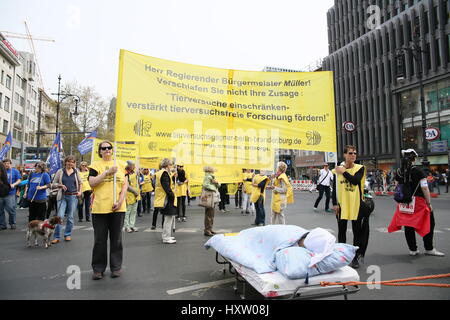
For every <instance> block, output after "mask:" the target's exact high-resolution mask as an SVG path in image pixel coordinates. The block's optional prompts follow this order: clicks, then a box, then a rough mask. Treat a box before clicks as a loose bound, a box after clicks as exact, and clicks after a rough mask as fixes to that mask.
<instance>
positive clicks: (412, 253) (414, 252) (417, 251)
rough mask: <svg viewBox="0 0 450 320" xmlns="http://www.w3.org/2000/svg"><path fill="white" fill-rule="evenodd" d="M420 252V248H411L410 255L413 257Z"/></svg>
mask: <svg viewBox="0 0 450 320" xmlns="http://www.w3.org/2000/svg"><path fill="white" fill-rule="evenodd" d="M418 254H420V251H419V250H416V251H411V250H410V251H409V255H410V256H413V257H414V256H417V255H418Z"/></svg>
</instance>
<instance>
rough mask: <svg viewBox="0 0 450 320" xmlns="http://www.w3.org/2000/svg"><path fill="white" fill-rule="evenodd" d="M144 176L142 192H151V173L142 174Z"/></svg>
mask: <svg viewBox="0 0 450 320" xmlns="http://www.w3.org/2000/svg"><path fill="white" fill-rule="evenodd" d="M143 177H144V184H143V185H142V192H144V193H145V192H152V191H153V186H152V176H151V174H150V173H149V174H147V175H143Z"/></svg>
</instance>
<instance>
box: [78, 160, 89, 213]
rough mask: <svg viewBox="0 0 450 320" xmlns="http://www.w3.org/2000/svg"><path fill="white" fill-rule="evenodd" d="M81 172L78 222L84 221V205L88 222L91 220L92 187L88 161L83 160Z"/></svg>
mask: <svg viewBox="0 0 450 320" xmlns="http://www.w3.org/2000/svg"><path fill="white" fill-rule="evenodd" d="M79 174H80V177H81V201H79V203H78V222H83V207H84V212H85V218H86V222H90V221H91V195H92V189H91V186H90V185H89V181H88V177H89V169H88V164H87V162H85V161H83V162H81V164H80V171H79Z"/></svg>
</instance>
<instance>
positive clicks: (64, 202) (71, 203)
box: [55, 195, 78, 239]
mask: <svg viewBox="0 0 450 320" xmlns="http://www.w3.org/2000/svg"><path fill="white" fill-rule="evenodd" d="M77 206H78V198H77V196H76V195H75V196H66V195H65V196H63V198H62V199H61V200H60V201H58V208H59V209H58V217H60V218H61V219H64V216H67V223H66V227H65V229H64V237H69V236H71V235H72V228H73V215H74V213H75V211H76V210H77ZM60 237H61V225H60V224H58V225H56V228H55V239H59V238H60Z"/></svg>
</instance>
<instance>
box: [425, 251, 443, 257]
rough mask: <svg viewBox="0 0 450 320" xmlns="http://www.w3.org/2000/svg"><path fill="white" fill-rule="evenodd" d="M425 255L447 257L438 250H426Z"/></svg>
mask: <svg viewBox="0 0 450 320" xmlns="http://www.w3.org/2000/svg"><path fill="white" fill-rule="evenodd" d="M425 254H426V255H427V256H436V257H445V254H443V253H442V252H439V251H437V250H436V249H433V250H425Z"/></svg>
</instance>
